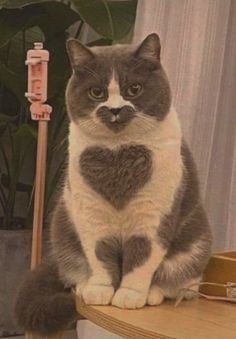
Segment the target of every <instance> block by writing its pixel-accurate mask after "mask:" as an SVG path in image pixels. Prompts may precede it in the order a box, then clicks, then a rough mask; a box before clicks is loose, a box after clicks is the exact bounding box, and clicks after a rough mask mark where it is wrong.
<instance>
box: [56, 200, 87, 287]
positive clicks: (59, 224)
mask: <svg viewBox="0 0 236 339" xmlns="http://www.w3.org/2000/svg"><path fill="white" fill-rule="evenodd" d="M51 245H52V252H53V256H54V257H55V258H56V261H57V265H58V269H59V274H60V277H61V279H62V281H63V282H64V283H65V284H67V285H68V286H72V285H75V284H76V281H72V280H71V279H69V278H68V277H70V276H71V274H73V273H74V272H79V273H80V274H81V275H83V276H84V275H87V276H88V277H89V275H90V268H89V266H88V262H87V259H86V256H85V254H84V250H83V247H82V245H81V242H80V239H79V236H78V233H77V232H76V231H75V229H74V225H73V223H72V222H71V221H70V217H69V215H68V212H67V209H66V206H65V203H64V202H63V200H61V201H59V202H58V204H57V206H56V208H55V211H54V215H53V218H52V223H51Z"/></svg>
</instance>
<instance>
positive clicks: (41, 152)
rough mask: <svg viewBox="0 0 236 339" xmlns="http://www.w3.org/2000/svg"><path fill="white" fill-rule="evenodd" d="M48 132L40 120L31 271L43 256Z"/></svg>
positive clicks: (44, 123) (43, 122)
mask: <svg viewBox="0 0 236 339" xmlns="http://www.w3.org/2000/svg"><path fill="white" fill-rule="evenodd" d="M47 130H48V121H42V120H40V121H39V124H38V145H37V160H36V179H35V180H36V182H35V198H34V219H33V238H32V254H31V269H34V268H35V267H36V266H37V265H38V264H39V263H40V262H41V256H42V229H43V210H44V191H45V174H46V160H47Z"/></svg>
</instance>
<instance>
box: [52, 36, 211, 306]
mask: <svg viewBox="0 0 236 339" xmlns="http://www.w3.org/2000/svg"><path fill="white" fill-rule="evenodd" d="M67 48H68V53H69V57H70V61H71V65H72V69H73V72H72V76H71V78H70V80H69V83H68V86H67V90H66V103H67V111H68V114H69V117H70V128H69V161H68V171H67V177H66V179H65V185H64V190H63V193H62V195H61V197H60V200H59V202H58V204H57V206H56V209H55V212H54V216H53V220H52V225H51V243H52V248H53V260H54V262H55V266H56V268H57V270H58V275H59V279H60V281H61V282H63V284H64V285H65V286H67V287H71V286H75V287H76V293H77V294H79V295H82V297H83V299H84V301H85V303H87V304H97V305H107V304H112V305H115V306H117V307H120V308H129V309H135V308H140V307H143V306H144V305H146V304H147V305H159V304H160V303H161V302H162V301H163V299H164V298H165V297H168V298H175V297H176V296H177V294H178V292H179V291H180V289H182V288H183V287H187V286H189V285H191V284H193V283H198V282H199V281H200V280H201V276H202V272H203V270H204V268H205V266H206V264H207V261H208V258H209V255H210V252H211V242H212V239H211V232H210V229H209V225H208V221H207V217H206V214H205V211H204V209H203V206H202V203H201V199H200V196H199V188H198V179H197V174H196V168H195V165H194V161H193V159H192V156H191V153H190V151H189V149H188V147H187V145H186V143H185V142H184V141H183V138H182V134H181V129H180V125H179V120H178V117H177V114H176V111H175V109H174V108H173V107H172V105H171V91H170V86H169V82H168V80H167V76H166V74H165V72H164V70H163V68H162V66H161V63H160V40H159V37H158V36H157V35H156V34H151V35H149V36H148V37H147V38H146V39H145V40H144V41H143V42H142V43H141V45H139V46H138V47H134V46H128V45H115V46H108V47H93V48H87V47H85V46H83V45H82V44H81V43H80V42H78V41H77V40H74V39H72V40H69V41H68V44H67Z"/></svg>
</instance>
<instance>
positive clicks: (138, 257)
mask: <svg viewBox="0 0 236 339" xmlns="http://www.w3.org/2000/svg"><path fill="white" fill-rule="evenodd" d="M150 254H151V242H150V240H149V239H148V238H147V237H146V236H139V235H133V236H132V237H130V238H129V239H128V240H126V242H125V243H124V246H123V269H122V274H123V276H124V275H125V274H127V273H129V272H131V271H133V269H134V268H135V267H139V266H142V265H143V264H144V263H145V261H146V260H147V259H148V258H149V256H150Z"/></svg>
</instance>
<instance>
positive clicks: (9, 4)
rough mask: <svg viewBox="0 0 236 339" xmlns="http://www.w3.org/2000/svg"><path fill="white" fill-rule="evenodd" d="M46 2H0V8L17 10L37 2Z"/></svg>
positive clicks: (36, 0) (25, 0) (15, 0)
mask: <svg viewBox="0 0 236 339" xmlns="http://www.w3.org/2000/svg"><path fill="white" fill-rule="evenodd" d="M46 1H48V0H0V7H4V8H19V7H23V6H26V5H29V4H35V3H38V2H40V3H41V2H46Z"/></svg>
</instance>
